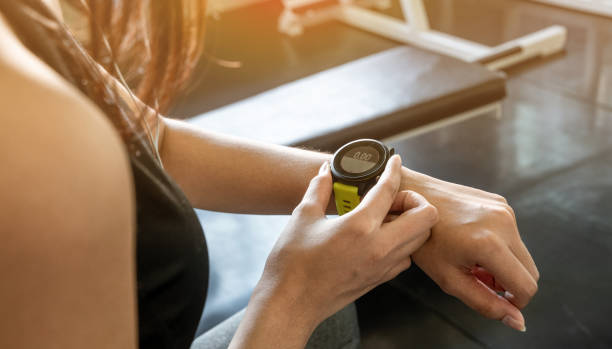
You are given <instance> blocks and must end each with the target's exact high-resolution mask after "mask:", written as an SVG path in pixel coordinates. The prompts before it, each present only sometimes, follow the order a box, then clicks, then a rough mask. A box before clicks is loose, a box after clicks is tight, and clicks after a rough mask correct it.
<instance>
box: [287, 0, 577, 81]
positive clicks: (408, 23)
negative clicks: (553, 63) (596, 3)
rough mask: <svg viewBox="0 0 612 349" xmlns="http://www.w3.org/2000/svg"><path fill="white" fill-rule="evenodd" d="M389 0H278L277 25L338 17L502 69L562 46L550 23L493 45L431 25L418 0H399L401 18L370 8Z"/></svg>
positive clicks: (563, 36) (300, 27)
mask: <svg viewBox="0 0 612 349" xmlns="http://www.w3.org/2000/svg"><path fill="white" fill-rule="evenodd" d="M390 1H391V0H361V1H359V3H357V1H355V0H283V5H284V7H285V8H284V11H283V13H282V14H281V16H280V18H279V21H278V30H279V31H280V32H282V33H285V34H287V35H290V36H296V35H300V34H302V33H303V31H304V29H305V28H306V27H309V26H313V25H316V24H319V23H322V22H326V21H330V20H338V21H341V22H343V23H345V24H348V25H351V26H354V27H357V28H359V29H362V30H365V31H369V32H372V33H375V34H378V35H381V36H384V37H387V38H389V39H392V40H395V41H399V42H402V43H406V44H409V45H413V46H417V47H421V48H424V49H427V50H431V51H435V52H438V53H441V54H444V55H448V56H453V57H456V58H459V59H462V60H464V61H467V62H473V63H480V64H483V65H484V66H486V67H487V68H488V69H490V70H499V69H504V68H507V67H510V66H513V65H516V64H519V63H521V62H524V61H526V60H529V59H532V58H535V57H539V56H548V55H551V54H554V53H557V52H560V51H562V50H563V49H564V48H565V43H566V40H567V29H566V28H565V27H562V26H551V27H548V28H546V29H543V30H540V31H537V32H535V33H532V34H529V35H527V36H524V37H521V38H518V39H516V40H511V41H508V42H506V43H503V44H501V45H498V46H495V47H489V46H486V45H482V44H478V43H475V42H472V41H469V40H465V39H462V38H459V37H456V36H452V35H449V34H445V33H441V32H438V31H435V30H431V29H430V26H429V19H428V17H427V12H426V9H425V6H424V3H423V0H399V1H400V5H401V8H402V12H403V14H404V18H405V20H400V19H396V18H393V17H390V16H386V15H383V14H380V13H378V12H375V11H372V10H370V9H369V8H371V7H376V8H385V7H388V6H389V5H390Z"/></svg>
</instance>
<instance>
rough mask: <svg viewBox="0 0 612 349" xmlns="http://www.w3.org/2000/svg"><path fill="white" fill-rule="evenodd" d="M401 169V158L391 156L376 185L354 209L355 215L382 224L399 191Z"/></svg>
mask: <svg viewBox="0 0 612 349" xmlns="http://www.w3.org/2000/svg"><path fill="white" fill-rule="evenodd" d="M401 167H402V160H401V158H400V157H399V155H397V154H396V155H393V156H392V157H391V159H389V161H388V162H387V167H385V171H384V172H383V174H382V175H381V177H380V179H379V180H378V182H377V183H376V185H374V187H372V189H371V190H370V191H369V192H368V193H367V194H366V196H365V197H364V198H363V201H362V202H361V204H360V205H359V206H357V209H355V211H356V214H360V215H361V214H364V215H367V216H368V217H369V218H370V219H372V220H374V221H375V222H376V223H377V224H378V225H380V224H381V223H382V222H383V220H384V219H385V217H386V216H387V213H388V212H389V208H390V207H391V204H392V203H393V200H394V199H395V196H396V195H397V192H398V191H399V187H400V182H401Z"/></svg>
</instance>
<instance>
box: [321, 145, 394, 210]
mask: <svg viewBox="0 0 612 349" xmlns="http://www.w3.org/2000/svg"><path fill="white" fill-rule="evenodd" d="M394 153H395V150H394V149H393V148H389V147H387V146H386V145H384V144H383V143H382V142H379V141H377V140H374V139H359V140H356V141H352V142H350V143H347V144H345V145H343V146H342V147H341V148H340V149H338V151H336V153H335V154H334V157H333V159H332V162H331V172H332V177H333V181H334V197H335V200H336V209H337V211H338V215H343V214H345V213H348V212H350V211H352V210H353V209H354V208H355V207H357V205H359V202H360V201H361V198H363V196H364V195H365V194H366V193H367V192H368V190H370V189H371V188H372V187H373V186H374V185H375V184H376V182H377V181H378V179H379V178H380V175H381V174H382V173H383V171H384V170H385V166H386V165H387V161H389V158H390V157H391V156H392V155H393V154H394Z"/></svg>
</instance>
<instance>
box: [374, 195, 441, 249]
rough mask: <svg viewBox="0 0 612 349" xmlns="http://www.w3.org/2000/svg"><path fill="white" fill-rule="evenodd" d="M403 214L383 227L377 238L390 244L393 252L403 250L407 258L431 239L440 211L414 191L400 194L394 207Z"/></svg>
mask: <svg viewBox="0 0 612 349" xmlns="http://www.w3.org/2000/svg"><path fill="white" fill-rule="evenodd" d="M393 206H395V207H396V208H397V209H398V210H400V211H403V213H402V214H401V215H400V216H399V217H397V218H396V219H394V220H393V221H392V222H390V223H385V224H384V225H383V226H382V229H381V234H379V235H378V236H377V238H380V239H383V240H384V241H385V243H387V244H390V245H389V248H390V249H391V250H396V249H397V248H402V249H403V251H404V253H405V254H404V256H400V258H401V257H405V256H408V255H411V254H412V253H413V252H414V251H416V250H417V249H419V248H420V247H421V245H423V243H425V241H427V239H428V238H429V234H430V231H431V227H432V226H434V225H435V224H436V223H437V222H438V211H437V210H436V208H435V207H434V206H433V205H431V204H430V203H429V202H428V201H427V200H426V199H425V198H424V197H423V196H422V195H420V194H418V193H415V192H413V191H402V192H400V193H399V194H398V195H397V197H396V200H395V202H394V204H393V205H392V207H393Z"/></svg>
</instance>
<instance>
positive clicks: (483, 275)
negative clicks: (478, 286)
mask: <svg viewBox="0 0 612 349" xmlns="http://www.w3.org/2000/svg"><path fill="white" fill-rule="evenodd" d="M471 272H472V275H474V276H475V277H476V278H477V279H478V280H480V281H482V283H484V284H485V285H487V286H488V287H489V288H490V289H492V290H494V291H495V292H505V291H506V290H505V289H504V288H503V287H502V286H501V285H500V284H499V283H497V281H495V276H493V275H492V274H491V273H489V272H488V271H487V270H486V269H485V268H483V267H481V266H475V267H473V268H472V270H471Z"/></svg>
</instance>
